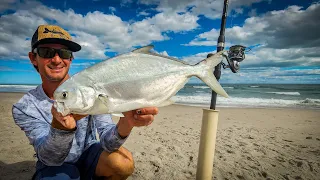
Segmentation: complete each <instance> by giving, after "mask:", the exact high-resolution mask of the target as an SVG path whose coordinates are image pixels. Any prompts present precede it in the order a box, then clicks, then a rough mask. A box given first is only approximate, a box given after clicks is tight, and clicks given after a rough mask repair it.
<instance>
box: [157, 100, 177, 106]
mask: <svg viewBox="0 0 320 180" xmlns="http://www.w3.org/2000/svg"><path fill="white" fill-rule="evenodd" d="M173 103H174V101H173V100H172V99H169V100H166V101H164V102H162V103H161V104H159V105H158V107H164V106H169V105H171V104H173Z"/></svg>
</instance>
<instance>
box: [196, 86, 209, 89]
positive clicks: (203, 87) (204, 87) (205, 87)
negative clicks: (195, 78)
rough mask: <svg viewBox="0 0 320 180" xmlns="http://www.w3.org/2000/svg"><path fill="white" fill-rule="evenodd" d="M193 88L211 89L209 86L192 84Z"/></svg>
mask: <svg viewBox="0 0 320 180" xmlns="http://www.w3.org/2000/svg"><path fill="white" fill-rule="evenodd" d="M192 87H193V88H196V89H209V88H210V87H208V86H192Z"/></svg>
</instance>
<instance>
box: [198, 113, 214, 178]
mask: <svg viewBox="0 0 320 180" xmlns="http://www.w3.org/2000/svg"><path fill="white" fill-rule="evenodd" d="M218 116H219V111H218V110H212V109H203V117H202V125H201V136H200V145H199V154H198V164H197V174H196V180H211V179H212V169H213V160H214V151H215V145H216V136H217V127H218Z"/></svg>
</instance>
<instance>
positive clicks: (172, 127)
mask: <svg viewBox="0 0 320 180" xmlns="http://www.w3.org/2000/svg"><path fill="white" fill-rule="evenodd" d="M22 95H23V94H21V93H0V99H1V102H0V112H1V115H0V117H1V121H0V126H1V127H2V128H1V130H0V152H1V154H0V179H6V180H7V179H17V180H21V179H31V176H32V174H33V173H34V166H35V158H34V157H33V155H34V150H33V147H32V146H31V145H29V141H28V139H27V138H26V137H25V135H24V132H22V131H21V130H20V129H19V128H18V127H17V126H16V125H15V124H14V122H13V119H12V115H11V107H12V104H13V103H15V102H17V101H18V99H19V98H20V97H22ZM218 109H219V110H220V113H219V124H218V132H217V142H216V149H215V158H214V166H213V176H214V179H219V180H220V179H223V180H225V179H320V111H319V110H305V109H275V108H273V109H270V108H269V109H265V108H257V109H254V108H218ZM114 119H115V122H116V121H117V118H114ZM201 121H202V108H201V107H190V106H182V105H171V106H167V107H163V108H160V113H159V115H158V116H157V117H156V119H155V121H154V123H153V124H152V125H150V126H148V127H142V128H135V129H134V130H133V132H132V133H131V135H130V137H129V138H128V140H127V141H126V143H125V144H124V147H126V148H127V149H129V150H130V151H131V152H132V153H133V156H134V159H135V167H136V168H135V172H134V174H133V175H132V176H131V177H130V178H129V179H132V180H138V179H139V180H140V179H166V180H167V179H195V176H196V169H197V158H198V148H199V138H200V127H201Z"/></svg>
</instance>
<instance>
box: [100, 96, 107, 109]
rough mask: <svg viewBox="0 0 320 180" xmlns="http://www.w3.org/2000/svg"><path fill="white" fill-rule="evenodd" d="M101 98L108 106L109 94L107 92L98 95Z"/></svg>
mask: <svg viewBox="0 0 320 180" xmlns="http://www.w3.org/2000/svg"><path fill="white" fill-rule="evenodd" d="M98 98H99V100H100V101H101V102H102V103H103V104H104V105H105V106H107V107H108V96H107V95H105V94H99V95H98Z"/></svg>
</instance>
